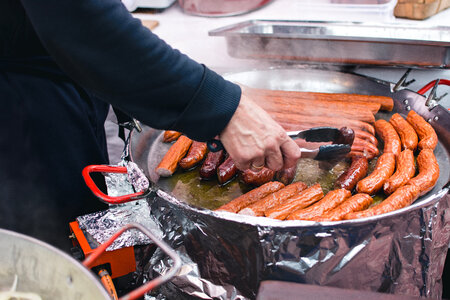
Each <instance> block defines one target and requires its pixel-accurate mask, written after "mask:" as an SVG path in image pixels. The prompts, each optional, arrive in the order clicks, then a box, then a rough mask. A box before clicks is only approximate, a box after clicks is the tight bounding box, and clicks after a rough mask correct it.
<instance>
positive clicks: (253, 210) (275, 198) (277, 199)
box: [239, 181, 308, 217]
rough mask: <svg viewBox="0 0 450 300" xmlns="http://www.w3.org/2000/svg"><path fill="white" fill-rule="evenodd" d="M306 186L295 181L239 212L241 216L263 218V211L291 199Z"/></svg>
mask: <svg viewBox="0 0 450 300" xmlns="http://www.w3.org/2000/svg"><path fill="white" fill-rule="evenodd" d="M307 187H308V186H307V185H306V184H304V183H303V182H300V181H297V182H294V183H291V184H290V185H287V186H286V187H284V188H282V189H281V190H279V191H276V192H275V193H273V194H270V195H268V196H266V197H264V198H262V199H261V200H258V201H256V202H255V203H253V204H251V205H249V206H247V207H246V208H244V209H243V210H241V211H240V212H239V214H242V215H249V216H257V217H260V216H264V211H266V210H267V209H269V208H272V207H275V206H278V205H280V204H281V203H283V202H284V201H286V199H288V198H290V197H292V196H293V195H295V194H298V193H300V192H301V191H303V190H304V189H306V188H307Z"/></svg>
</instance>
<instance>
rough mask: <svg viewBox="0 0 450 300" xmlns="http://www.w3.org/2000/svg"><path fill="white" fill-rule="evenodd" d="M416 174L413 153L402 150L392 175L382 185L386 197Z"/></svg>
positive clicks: (408, 150)
mask: <svg viewBox="0 0 450 300" xmlns="http://www.w3.org/2000/svg"><path fill="white" fill-rule="evenodd" d="M415 173H416V167H415V165H414V153H413V152H412V150H410V149H405V150H403V151H402V152H401V153H400V155H399V156H398V157H397V167H396V171H395V173H394V175H392V176H391V177H390V178H389V179H388V180H386V182H385V183H384V185H383V189H384V192H385V193H386V194H387V195H390V194H392V193H393V192H394V191H395V190H396V189H398V188H399V187H401V186H403V185H405V184H406V183H407V182H408V180H410V179H411V178H412V177H413V176H414V174H415Z"/></svg>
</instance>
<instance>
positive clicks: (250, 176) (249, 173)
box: [239, 168, 275, 186]
mask: <svg viewBox="0 0 450 300" xmlns="http://www.w3.org/2000/svg"><path fill="white" fill-rule="evenodd" d="M274 176H275V171H273V170H271V169H268V168H262V169H261V170H259V171H258V172H255V171H253V170H250V169H248V170H245V171H242V172H239V177H240V178H241V180H242V182H244V183H245V184H248V185H256V186H260V185H263V184H264V183H266V182H269V181H272V179H273V177H274Z"/></svg>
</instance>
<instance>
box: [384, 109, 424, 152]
mask: <svg viewBox="0 0 450 300" xmlns="http://www.w3.org/2000/svg"><path fill="white" fill-rule="evenodd" d="M389 123H391V125H392V126H393V127H394V129H395V130H396V131H397V133H398V135H399V136H400V142H401V143H402V148H403V149H411V150H412V151H414V150H416V148H417V142H418V137H417V134H416V131H415V130H414V128H413V127H412V126H411V125H410V124H409V123H408V122H407V121H406V120H405V119H403V118H402V116H400V115H399V114H393V115H392V117H391V119H390V120H389Z"/></svg>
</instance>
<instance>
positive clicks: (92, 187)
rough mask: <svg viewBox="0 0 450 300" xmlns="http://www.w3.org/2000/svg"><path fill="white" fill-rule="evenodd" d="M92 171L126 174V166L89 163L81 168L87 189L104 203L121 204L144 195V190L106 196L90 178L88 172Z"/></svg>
mask: <svg viewBox="0 0 450 300" xmlns="http://www.w3.org/2000/svg"><path fill="white" fill-rule="evenodd" d="M94 172H103V173H122V174H127V168H126V167H119V166H105V165H90V166H87V167H85V168H84V169H83V172H82V175H83V178H84V181H85V182H86V185H87V186H88V187H89V189H90V190H91V191H92V192H93V193H94V195H95V196H97V197H98V198H100V199H101V200H103V201H104V202H106V203H109V204H121V203H126V202H130V201H134V200H137V199H140V198H143V197H145V195H146V191H141V192H137V193H133V194H128V195H122V196H116V197H112V196H108V195H106V194H105V193H103V192H102V191H101V190H100V189H99V188H98V187H97V185H96V184H95V182H94V181H93V180H92V178H91V175H90V173H94Z"/></svg>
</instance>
